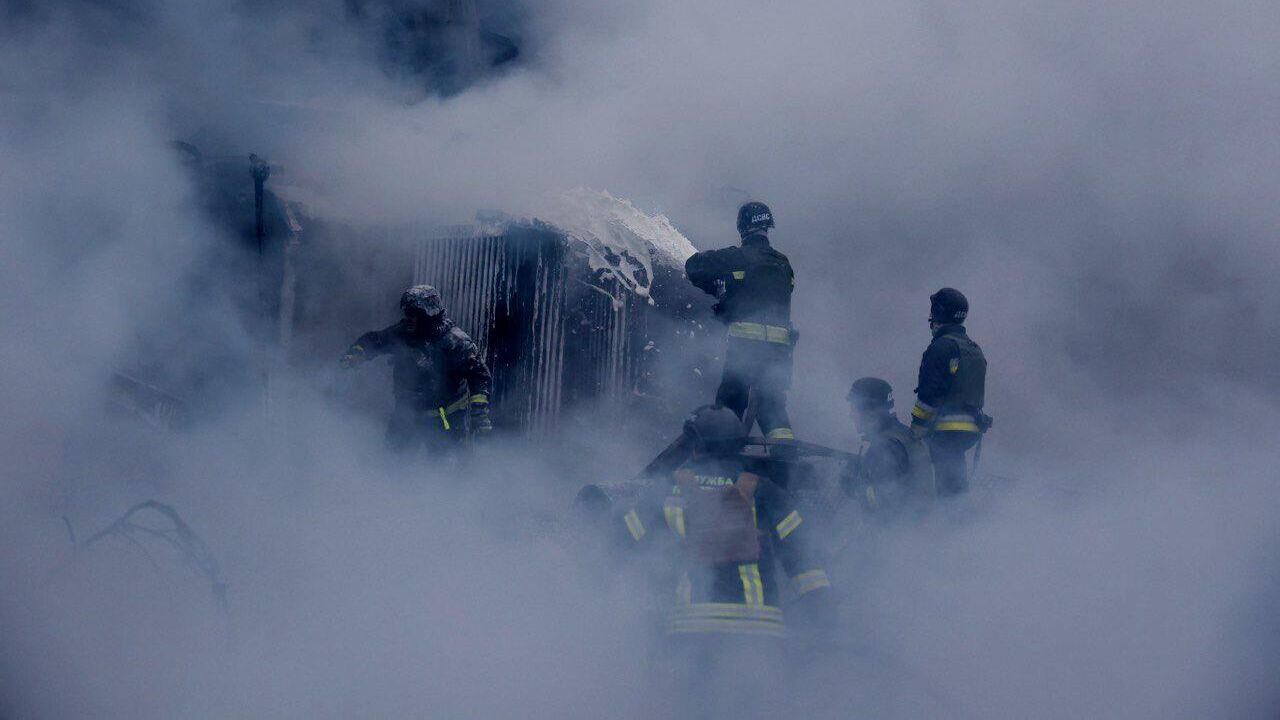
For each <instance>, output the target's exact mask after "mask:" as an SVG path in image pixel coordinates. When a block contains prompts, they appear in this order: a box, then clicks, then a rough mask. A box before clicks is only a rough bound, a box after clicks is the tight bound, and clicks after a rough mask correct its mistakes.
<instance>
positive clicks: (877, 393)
mask: <svg viewBox="0 0 1280 720" xmlns="http://www.w3.org/2000/svg"><path fill="white" fill-rule="evenodd" d="M849 403H850V404H852V405H853V406H855V407H857V408H858V409H859V410H875V409H878V408H883V409H885V410H892V409H893V387H892V386H890V385H889V383H887V382H885V381H884V380H881V379H880V378H874V377H864V378H858V379H857V380H854V381H853V387H851V388H849Z"/></svg>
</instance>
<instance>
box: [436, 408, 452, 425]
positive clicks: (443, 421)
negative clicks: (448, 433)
mask: <svg viewBox="0 0 1280 720" xmlns="http://www.w3.org/2000/svg"><path fill="white" fill-rule="evenodd" d="M436 409H437V410H439V411H440V423H441V424H442V425H444V429H445V430H452V429H453V428H452V427H450V426H449V416H448V415H447V414H445V411H444V408H436Z"/></svg>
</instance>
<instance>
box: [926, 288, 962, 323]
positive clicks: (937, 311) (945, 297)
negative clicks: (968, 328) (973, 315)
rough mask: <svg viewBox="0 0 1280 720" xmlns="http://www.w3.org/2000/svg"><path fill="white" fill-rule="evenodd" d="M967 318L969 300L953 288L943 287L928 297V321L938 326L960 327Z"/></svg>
mask: <svg viewBox="0 0 1280 720" xmlns="http://www.w3.org/2000/svg"><path fill="white" fill-rule="evenodd" d="M968 316H969V300H968V299H967V298H966V297H965V296H964V293H962V292H960V291H959V290H956V289H955V288H949V287H944V288H942V289H941V290H939V291H938V292H936V293H934V294H932V295H930V296H929V319H930V320H932V321H934V322H936V323H938V324H939V325H960V324H963V323H964V319H965V318H966V317H968Z"/></svg>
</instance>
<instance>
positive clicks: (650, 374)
mask: <svg viewBox="0 0 1280 720" xmlns="http://www.w3.org/2000/svg"><path fill="white" fill-rule="evenodd" d="M191 162H192V167H193V171H194V172H197V173H199V174H201V177H202V181H201V187H202V188H204V189H205V190H204V196H205V197H206V199H207V201H208V202H207V208H206V211H207V212H208V214H209V215H210V217H211V218H212V219H213V220H214V221H215V222H216V223H218V224H220V225H221V226H223V227H225V228H226V230H227V232H226V236H227V238H228V239H227V244H228V247H225V248H218V249H213V250H211V252H210V261H209V263H208V264H207V269H206V270H205V272H206V273H207V274H208V277H194V278H192V279H191V283H192V287H193V292H192V297H193V298H197V300H195V301H193V307H198V306H199V300H198V298H206V299H207V298H209V296H210V295H211V294H217V295H220V297H219V299H218V302H221V303H223V304H224V305H229V306H230V307H232V308H234V309H235V312H236V313H238V314H239V315H240V316H241V319H242V322H240V323H239V324H240V325H241V326H242V327H243V328H246V329H248V331H249V332H248V334H247V336H246V337H238V338H237V337H235V336H227V337H220V336H219V335H218V332H217V328H215V327H211V326H209V325H207V324H201V323H199V322H196V323H191V324H190V326H189V330H190V332H181V331H180V329H181V327H186V326H185V325H179V326H178V327H179V331H178V332H176V333H175V329H174V327H172V326H171V327H167V328H164V329H163V330H164V331H163V332H159V333H156V339H155V340H151V339H148V338H144V339H143V341H142V342H143V344H145V345H148V348H147V350H146V351H145V352H139V353H138V358H139V360H138V361H137V362H134V363H126V365H125V366H122V367H121V368H119V370H120V372H119V373H118V376H117V380H118V382H117V383H116V388H117V393H118V396H119V398H120V402H119V405H120V406H121V407H122V408H125V409H127V410H128V411H130V412H135V413H142V414H151V415H156V418H154V419H156V420H160V421H163V422H165V423H168V422H171V421H172V419H173V418H175V417H181V418H183V419H194V420H195V421H199V419H200V418H202V417H213V416H216V415H217V414H218V413H220V412H221V411H222V410H223V409H224V407H225V405H226V404H227V403H228V399H227V398H228V397H232V396H234V394H233V393H229V392H228V390H229V389H233V388H234V389H240V390H242V391H247V392H241V393H240V395H241V396H242V397H244V396H251V395H253V394H254V393H255V392H262V393H264V394H267V395H268V397H270V395H271V394H272V393H274V394H276V395H277V396H278V395H279V394H280V393H282V392H287V390H286V387H287V386H288V384H287V383H275V384H272V383H271V382H270V378H271V376H272V375H275V376H279V377H289V378H293V379H294V380H298V379H303V380H302V384H303V385H307V384H310V386H313V387H314V386H320V385H325V384H332V383H333V376H334V374H335V372H336V370H335V364H336V363H335V361H336V359H337V357H338V355H339V354H340V353H341V352H342V350H343V349H345V347H346V346H347V344H348V343H350V342H351V341H352V340H353V339H354V338H355V337H357V336H358V335H359V334H361V333H362V332H365V331H367V330H370V329H375V328H380V327H385V326H386V325H389V324H391V323H392V322H394V321H395V320H396V319H397V317H398V309H397V301H398V298H399V295H400V293H401V292H402V291H403V290H404V289H405V288H406V287H408V286H410V285H413V284H418V283H429V284H432V285H435V286H436V287H438V288H439V289H440V290H441V293H442V295H443V296H444V299H445V302H446V307H447V308H448V309H449V312H450V315H451V316H452V317H453V318H454V320H455V321H456V322H457V323H458V324H459V326H460V327H462V328H463V329H464V330H466V331H467V332H468V333H469V334H470V335H471V336H472V337H473V339H475V341H476V342H477V344H479V345H480V347H481V349H482V351H483V352H484V355H485V358H486V361H487V363H488V365H489V367H490V369H491V371H492V373H493V375H494V387H493V395H492V398H491V400H492V406H491V407H492V413H493V420H494V423H495V425H496V427H497V428H498V429H499V431H500V432H503V433H506V434H509V435H516V436H522V437H525V438H529V439H544V438H549V437H554V436H555V434H556V433H558V432H561V431H563V430H564V429H565V426H566V424H567V423H578V424H580V425H581V426H582V427H585V428H587V429H588V430H589V431H594V430H599V429H606V430H609V431H612V432H617V433H625V434H627V435H628V436H630V437H653V438H654V442H658V441H659V440H660V439H661V438H665V437H666V436H668V435H669V434H670V433H671V429H672V428H673V427H678V423H679V419H680V418H681V417H682V416H683V415H684V414H685V413H687V412H688V410H689V409H690V408H692V407H694V406H696V405H698V404H701V403H702V402H706V401H708V400H709V399H710V398H711V397H713V395H714V385H713V384H712V381H711V380H710V378H712V377H714V376H716V375H717V372H716V371H715V369H714V368H713V367H711V366H712V365H714V363H715V362H716V357H715V356H716V355H717V353H718V349H719V342H718V333H716V332H715V329H714V328H711V327H708V323H709V321H710V320H711V312H710V300H709V299H708V298H706V297H705V296H704V295H702V294H701V293H699V292H697V291H696V290H695V289H694V288H692V286H690V285H689V284H688V282H687V280H686V279H685V278H684V273H683V261H684V259H685V258H686V257H687V256H688V255H689V254H691V253H692V252H693V247H692V246H691V245H690V244H689V242H688V240H687V239H685V238H684V237H683V236H682V235H681V234H680V233H679V232H678V231H677V230H676V229H675V228H674V227H673V226H672V225H671V223H670V222H669V221H668V220H667V219H666V218H665V217H662V216H660V215H647V214H645V213H643V212H641V211H640V210H638V209H636V208H635V207H634V206H632V205H631V203H629V202H627V201H625V200H621V199H618V198H615V197H613V196H611V195H609V194H608V193H603V192H593V191H586V190H580V191H577V192H574V193H568V194H566V195H565V196H564V198H563V202H561V203H559V204H558V205H556V206H555V207H553V208H549V209H548V211H547V212H546V213H544V214H543V216H542V217H532V218H523V219H516V218H510V217H504V216H500V215H497V214H494V213H490V214H488V215H485V216H483V217H481V219H479V220H478V221H477V222H475V223H472V224H469V225H466V226H448V227H436V226H422V225H419V226H386V225H374V224H369V225H361V224H359V223H354V222H352V221H350V220H342V221H338V220H332V219H328V218H326V217H325V215H324V212H323V208H322V207H320V208H318V207H316V206H315V204H314V203H308V202H304V201H300V200H299V199H298V198H297V196H296V194H295V193H294V191H293V189H291V188H290V187H288V186H287V185H284V184H282V183H270V182H269V183H268V184H267V187H266V188H265V190H264V192H263V193H262V195H261V197H260V198H258V197H255V194H254V189H255V188H254V185H253V183H252V181H251V175H250V172H249V169H250V168H249V167H248V166H247V165H246V164H245V163H244V162H243V160H241V161H240V162H239V163H235V165H237V166H238V169H239V172H236V173H232V172H229V171H228V166H229V164H228V163H227V162H226V161H224V160H219V161H217V162H211V161H201V160H200V159H199V158H198V157H194V158H193V159H192V160H191ZM259 210H260V211H261V214H262V216H263V217H262V222H261V223H257V222H255V215H256V214H258V211H259ZM185 312H194V310H186V311H185ZM388 375H389V369H388V368H386V367H385V366H384V365H383V364H381V363H373V364H372V366H371V367H370V368H369V370H368V371H362V372H360V373H352V374H349V376H347V377H346V378H345V379H344V382H345V383H347V384H348V385H350V386H352V387H348V388H347V389H346V390H344V391H342V392H339V393H337V395H338V397H337V398H336V399H337V401H338V402H341V403H345V404H346V405H348V407H349V409H351V410H354V411H355V412H357V413H362V414H365V415H368V416H369V417H374V418H376V417H385V414H386V413H387V412H389V409H390V403H391V393H390V390H389V388H390V384H389V379H388V377H387V376H388ZM295 385H296V383H295ZM259 386H261V390H259V389H258V388H259ZM267 388H270V389H269V390H268V389H267ZM157 398H161V399H163V402H162V403H161V402H158V401H157ZM152 410H154V412H152ZM601 423H603V424H604V425H605V427H601ZM659 444H660V443H659Z"/></svg>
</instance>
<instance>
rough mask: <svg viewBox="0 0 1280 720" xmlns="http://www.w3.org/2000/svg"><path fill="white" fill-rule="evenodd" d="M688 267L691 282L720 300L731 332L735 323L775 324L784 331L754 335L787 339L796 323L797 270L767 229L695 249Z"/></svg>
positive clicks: (719, 312) (718, 307)
mask: <svg viewBox="0 0 1280 720" xmlns="http://www.w3.org/2000/svg"><path fill="white" fill-rule="evenodd" d="M684 267H685V273H686V274H687V275H688V276H689V282H691V283H693V284H694V286H696V287H697V288H698V289H700V290H702V291H703V292H706V293H709V294H711V295H715V296H716V297H717V298H718V299H719V302H718V303H717V304H716V314H717V315H718V316H719V317H720V318H721V319H722V320H724V321H725V322H726V323H728V324H729V326H730V335H731V336H734V333H733V328H734V325H735V324H743V325H747V326H752V325H754V326H763V327H773V328H780V329H781V331H782V332H780V331H779V330H774V331H773V333H772V335H773V337H770V336H769V335H768V334H767V333H768V331H764V330H762V331H761V336H760V337H759V338H750V339H759V340H770V341H775V342H779V341H780V342H784V343H785V342H787V340H786V338H785V337H783V333H784V332H785V331H786V330H787V329H788V328H790V326H791V291H792V290H793V289H794V287H795V284H796V281H795V273H794V272H793V271H792V269H791V261H790V260H788V259H787V256H786V255H783V254H782V253H780V252H778V251H777V250H775V249H774V248H773V247H772V246H771V245H769V238H768V237H767V236H766V235H765V234H764V233H756V234H753V235H748V236H747V237H745V238H743V239H742V246H741V247H728V248H722V249H720V250H707V251H705V252H700V253H695V254H694V255H693V256H692V257H690V258H689V259H688V260H687V261H685V266H684ZM750 332H752V330H751V329H744V330H743V333H750Z"/></svg>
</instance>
